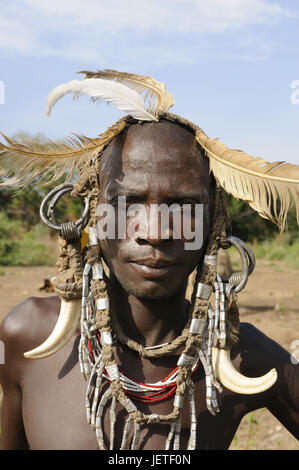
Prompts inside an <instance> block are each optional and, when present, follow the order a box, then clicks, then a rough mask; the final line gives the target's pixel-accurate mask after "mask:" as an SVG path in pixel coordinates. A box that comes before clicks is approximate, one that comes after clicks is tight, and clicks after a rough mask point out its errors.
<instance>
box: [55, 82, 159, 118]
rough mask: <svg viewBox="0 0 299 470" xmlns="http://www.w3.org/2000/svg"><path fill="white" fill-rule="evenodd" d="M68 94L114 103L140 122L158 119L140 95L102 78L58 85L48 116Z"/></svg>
mask: <svg viewBox="0 0 299 470" xmlns="http://www.w3.org/2000/svg"><path fill="white" fill-rule="evenodd" d="M67 93H73V94H74V95H75V96H81V95H88V96H90V97H91V98H92V100H93V101H102V100H103V101H107V102H108V103H113V104H114V105H115V106H116V107H117V108H118V109H120V110H121V111H124V112H125V113H126V114H129V115H130V116H132V117H133V118H135V119H138V120H140V121H157V117H156V116H155V115H154V114H153V113H150V112H149V111H148V110H147V108H146V105H145V103H144V101H143V99H142V97H141V95H140V94H139V93H137V92H136V91H135V90H133V89H132V88H129V87H127V86H125V85H122V84H121V83H117V82H113V81H110V80H103V79H101V78H88V79H85V80H82V81H80V80H71V81H70V82H68V83H63V84H62V85H58V86H57V87H56V88H54V90H52V91H51V93H50V94H49V96H48V101H47V115H48V116H50V114H51V110H52V108H53V106H54V105H55V104H56V103H57V101H59V100H60V99H61V98H62V97H63V96H65V95H66V94H67Z"/></svg>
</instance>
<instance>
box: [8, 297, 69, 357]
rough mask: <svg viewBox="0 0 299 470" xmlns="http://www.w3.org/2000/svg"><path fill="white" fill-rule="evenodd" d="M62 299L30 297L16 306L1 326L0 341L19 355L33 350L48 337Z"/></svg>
mask: <svg viewBox="0 0 299 470" xmlns="http://www.w3.org/2000/svg"><path fill="white" fill-rule="evenodd" d="M59 309H60V299H59V297H58V296H51V297H44V298H39V297H28V298H27V299H26V300H24V301H23V302H21V303H20V304H18V305H16V306H15V307H14V308H13V309H12V310H11V311H10V312H9V313H8V314H7V315H6V316H5V317H4V319H3V321H2V323H1V325H0V339H1V340H2V341H3V342H4V344H5V349H7V348H8V350H10V349H13V353H14V354H17V355H19V353H21V354H22V353H23V352H24V351H26V350H28V348H29V349H31V348H32V347H34V346H36V345H37V344H39V343H40V341H41V340H43V339H45V337H47V334H49V332H50V331H51V329H52V328H53V327H54V325H55V322H56V320H57V316H58V314H59Z"/></svg>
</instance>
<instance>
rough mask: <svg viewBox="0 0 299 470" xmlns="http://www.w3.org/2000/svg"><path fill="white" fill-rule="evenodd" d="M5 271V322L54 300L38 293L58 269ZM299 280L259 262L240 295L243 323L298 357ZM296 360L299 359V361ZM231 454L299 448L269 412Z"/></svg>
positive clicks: (250, 419) (1, 308)
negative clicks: (30, 305)
mask: <svg viewBox="0 0 299 470" xmlns="http://www.w3.org/2000/svg"><path fill="white" fill-rule="evenodd" d="M1 269H2V268H1ZM3 271H4V274H3V275H1V276H0V321H1V320H2V318H3V317H4V316H5V315H6V314H7V313H8V312H9V310H10V309H11V308H13V307H14V306H15V305H17V304H18V303H20V302H21V301H23V300H24V299H25V298H27V297H29V296H37V297H47V296H49V295H52V294H49V293H47V292H44V291H40V290H38V287H39V285H40V284H41V283H42V281H43V280H44V279H46V278H51V277H52V276H53V275H54V274H55V273H56V268H55V267H43V266H42V267H25V268H23V267H20V268H11V267H9V268H3ZM298 280H299V271H295V270H291V269H289V268H287V267H286V266H285V265H284V264H283V263H281V262H276V261H275V262H270V261H260V260H259V261H258V262H257V266H256V269H255V272H254V274H253V275H252V277H251V278H250V279H249V281H248V284H247V287H246V289H245V291H244V292H242V293H241V294H240V295H239V308H240V314H241V321H246V322H250V323H252V324H254V325H255V326H256V327H257V328H259V329H260V330H262V331H263V332H264V333H265V334H267V335H268V336H270V337H271V338H273V339H274V340H275V341H277V342H278V343H280V344H281V345H282V346H283V347H284V348H285V349H287V350H288V351H289V352H291V353H294V354H295V351H294V344H295V343H294V342H295V341H298V345H299V328H298V312H299V282H298ZM298 345H297V348H298ZM296 357H297V359H299V355H297V356H296ZM230 449H232V450H237V449H239V450H243V449H252V450H255V449H257V450H262V449H272V450H274V449H280V450H291V449H296V450H299V443H298V441H297V440H296V439H295V438H294V437H293V436H292V435H291V434H290V433H289V432H288V431H287V430H286V429H285V428H284V427H283V426H282V425H281V424H280V423H279V422H278V421H277V420H276V419H275V418H274V417H273V416H272V415H271V414H270V413H269V412H268V411H267V410H265V409H261V410H258V411H255V412H253V413H250V414H249V415H247V416H245V417H244V418H243V420H242V422H241V424H240V426H239V429H238V431H237V434H236V435H235V437H234V440H233V442H232V444H231V446H230Z"/></svg>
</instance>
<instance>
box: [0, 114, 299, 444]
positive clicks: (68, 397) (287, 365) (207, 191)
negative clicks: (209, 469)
mask: <svg viewBox="0 0 299 470" xmlns="http://www.w3.org/2000/svg"><path fill="white" fill-rule="evenodd" d="M101 174H103V177H102V178H101V180H102V181H101V182H102V186H101V187H102V194H101V202H107V201H108V202H111V200H112V202H113V198H115V197H117V196H118V195H124V194H125V195H126V196H127V198H128V199H129V202H130V203H134V202H136V201H138V202H142V203H143V204H145V206H146V207H149V205H150V204H151V203H158V204H161V203H167V204H170V203H172V202H174V201H177V202H178V203H184V202H188V203H196V202H200V203H202V204H204V219H203V221H204V239H206V237H207V234H208V232H209V229H210V223H211V221H210V213H211V210H212V204H213V184H212V182H211V180H210V176H209V169H208V163H207V161H206V160H205V158H204V157H203V156H202V155H201V153H200V149H199V147H198V146H197V144H196V142H195V139H194V137H193V135H192V134H190V133H189V132H188V131H187V130H185V129H182V128H180V127H178V126H177V125H175V124H171V123H163V122H162V123H158V124H146V125H143V126H141V125H138V126H133V127H131V128H129V131H128V132H127V133H126V134H123V135H122V136H120V137H119V138H117V139H116V140H115V141H114V142H113V143H112V144H110V146H109V147H108V148H107V149H106V150H105V153H104V155H103V160H102V167H101ZM178 183H179V184H178ZM186 200H187V201H186ZM146 222H147V223H148V221H146ZM160 235H161V234H160ZM101 249H102V254H103V257H104V259H105V261H106V263H107V265H108V266H109V267H110V270H111V272H112V273H113V274H112V275H111V282H112V285H113V292H114V299H115V306H116V311H117V313H118V317H119V319H120V322H121V324H122V326H123V328H124V330H125V332H126V334H127V335H128V336H129V337H131V338H133V339H135V340H136V341H138V342H140V343H142V344H144V345H146V346H151V345H154V344H160V343H163V342H167V341H170V340H172V339H173V338H175V337H176V336H177V335H178V334H179V333H180V331H181V330H182V328H183V326H184V324H185V322H186V311H187V305H186V301H185V300H184V294H185V286H186V279H187V277H188V275H189V273H191V272H192V270H193V269H194V267H195V266H196V265H197V264H198V263H199V262H200V260H201V258H202V255H203V249H199V250H194V251H189V252H187V251H185V250H184V239H183V238H181V239H173V237H172V236H171V234H170V236H169V238H168V239H162V237H161V236H159V235H158V236H157V237H155V238H151V237H149V236H143V237H132V238H127V239H124V240H105V241H103V242H102V243H101ZM145 258H146V259H148V258H149V259H151V260H153V259H155V260H157V259H160V260H161V259H162V261H163V260H164V261H165V260H167V262H168V268H167V269H166V270H165V272H163V271H162V270H163V266H160V267H156V268H153V269H146V268H143V267H140V259H145ZM136 260H137V263H136ZM162 261H160V263H162ZM136 264H137V266H136ZM141 265H142V263H141ZM159 269H160V271H159ZM59 309H60V299H59V298H58V297H56V296H53V297H49V298H46V299H38V298H34V297H31V298H29V299H27V300H25V301H24V302H23V303H21V304H19V305H18V306H17V307H15V308H14V309H13V310H12V311H11V312H10V313H9V314H8V315H7V317H6V318H5V320H4V321H3V323H2V326H1V329H0V339H1V340H2V341H4V344H5V356H6V361H5V362H6V363H5V365H1V366H0V379H1V384H2V387H3V392H4V399H3V406H2V448H3V449H29V448H30V449H97V442H96V438H95V433H94V431H92V429H91V428H90V426H89V425H88V424H87V423H86V418H85V390H86V383H85V382H84V380H83V379H82V377H81V374H80V370H79V364H78V353H77V348H78V341H79V335H80V332H79V331H77V332H76V334H75V335H74V337H73V338H72V339H71V340H70V341H69V342H68V343H67V344H66V345H65V346H64V347H63V348H62V349H61V350H60V351H59V352H57V353H56V354H54V355H53V356H50V357H48V358H46V359H41V360H30V359H25V358H24V357H23V353H24V352H25V351H29V350H31V349H33V348H35V347H36V346H38V345H39V344H41V343H42V342H43V341H44V340H45V339H46V338H47V337H48V336H49V334H50V333H51V331H52V330H53V328H54V326H55V323H56V321H57V317H58V313H59ZM180 353H181V350H178V351H177V352H176V355H175V356H171V357H167V358H162V359H153V360H148V359H143V358H140V357H139V356H138V355H137V354H136V353H135V352H133V351H131V350H129V349H127V348H126V347H124V346H122V345H120V344H117V345H116V347H115V354H116V360H117V363H118V364H120V365H121V366H122V367H123V368H124V369H125V370H126V371H127V372H128V373H129V374H130V375H133V376H134V377H135V378H136V379H139V380H142V381H146V382H155V381H157V380H161V378H162V377H165V376H166V375H168V374H169V372H170V371H171V370H172V369H173V368H174V367H175V366H176V362H177V360H178V357H179V355H180ZM231 357H232V360H233V364H234V366H235V367H236V369H237V370H239V371H240V372H241V373H242V374H244V375H247V376H249V377H255V376H260V375H263V374H265V373H266V372H268V371H269V370H270V369H272V368H273V367H274V368H276V370H277V373H278V379H277V382H276V384H275V385H274V386H273V387H272V388H271V389H269V390H268V391H266V392H263V393H261V394H258V395H240V394H236V393H234V392H231V391H229V390H227V389H226V388H224V390H223V393H222V394H221V395H219V406H220V413H219V414H217V415H216V416H212V415H211V414H210V413H209V412H208V411H207V409H206V404H205V378H204V372H203V369H202V368H201V367H200V368H199V369H198V371H197V372H196V374H195V375H194V376H193V379H194V382H195V395H196V397H195V398H196V409H197V414H198V422H199V426H198V428H199V429H198V440H197V441H198V442H197V447H198V449H227V448H228V447H229V445H230V443H231V441H232V439H233V437H234V434H235V432H236V430H237V428H238V425H239V423H240V421H241V419H242V418H243V416H244V415H246V414H247V413H249V412H251V411H253V410H256V409H258V408H261V407H265V408H268V409H269V410H270V411H271V412H272V413H273V414H274V415H275V416H276V418H277V419H278V420H279V421H280V422H281V423H282V424H283V425H284V426H285V427H286V428H287V429H288V430H289V431H290V432H291V433H292V434H293V435H294V436H296V437H297V438H299V430H298V422H299V396H298V385H299V379H298V376H299V374H298V367H299V366H298V365H293V364H292V363H291V360H290V355H289V353H288V352H287V351H285V350H284V349H283V348H282V347H281V346H279V345H278V344H277V343H275V342H274V341H273V340H271V339H270V338H267V337H266V336H265V335H264V334H263V333H262V332H260V331H259V330H257V329H256V328H255V327H254V326H252V325H250V324H247V323H245V324H241V332H240V341H239V344H238V345H237V346H236V347H234V348H233V349H232V351H231ZM106 387H107V385H106V384H105V385H104V386H103V388H104V389H106ZM109 405H110V402H108V407H107V408H106V410H105V416H104V437H105V441H106V444H107V446H108V440H109ZM172 406H173V399H169V400H166V401H164V402H161V403H158V404H155V405H150V406H148V405H145V404H138V407H139V409H141V410H142V411H144V412H146V413H158V414H166V413H169V412H170V411H171V410H172ZM124 418H125V414H124V413H123V412H122V410H121V407H119V408H118V410H117V426H116V442H115V449H119V447H120V441H121V438H122V432H123V423H124ZM167 433H168V429H167V427H166V426H162V425H158V424H153V425H150V426H148V427H147V428H144V429H142V434H141V448H142V449H157V450H158V449H164V447H165V440H166V437H167ZM188 436H189V413H188V409H187V407H184V411H183V418H182V439H181V448H182V449H184V448H186V445H187V440H188Z"/></svg>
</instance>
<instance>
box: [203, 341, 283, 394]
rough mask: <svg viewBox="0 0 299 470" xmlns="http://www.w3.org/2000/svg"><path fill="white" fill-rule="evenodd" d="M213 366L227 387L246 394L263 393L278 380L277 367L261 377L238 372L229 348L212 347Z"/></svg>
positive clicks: (217, 375)
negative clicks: (246, 375) (247, 375)
mask: <svg viewBox="0 0 299 470" xmlns="http://www.w3.org/2000/svg"><path fill="white" fill-rule="evenodd" d="M212 360H213V367H214V370H215V373H216V377H217V378H218V380H219V381H220V382H221V383H222V385H224V386H225V387H226V388H228V389H229V390H231V391H232V392H235V393H243V394H246V395H249V394H253V393H261V392H264V391H265V390H268V388H270V387H272V385H273V384H274V383H275V382H276V379H277V372H276V369H271V370H270V371H269V372H268V373H267V374H265V375H262V376H261V377H254V378H252V377H245V375H242V374H240V372H238V371H237V370H236V369H235V368H234V366H233V364H232V361H231V358H230V350H229V349H218V348H212Z"/></svg>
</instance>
